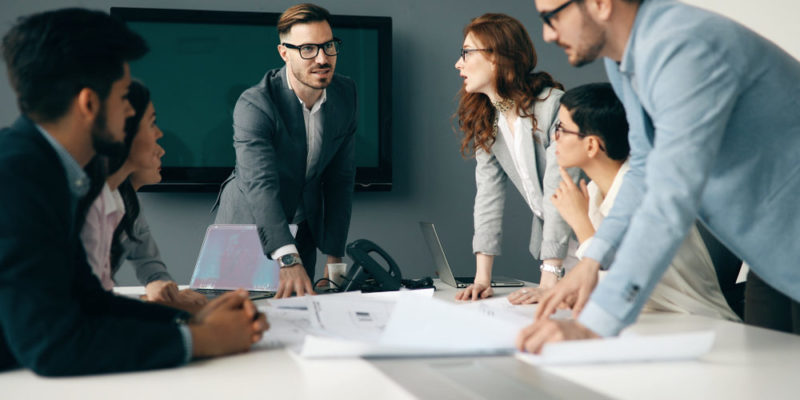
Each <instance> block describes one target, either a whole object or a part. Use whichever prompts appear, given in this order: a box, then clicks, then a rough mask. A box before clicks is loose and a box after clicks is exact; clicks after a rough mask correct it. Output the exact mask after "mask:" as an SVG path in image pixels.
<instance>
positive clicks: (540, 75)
mask: <svg viewBox="0 0 800 400" xmlns="http://www.w3.org/2000/svg"><path fill="white" fill-rule="evenodd" d="M470 33H471V34H472V35H473V36H474V37H475V38H476V39H477V40H478V41H479V42H480V43H481V47H483V48H486V49H489V50H490V51H489V52H488V55H489V57H490V59H491V60H492V62H494V63H495V78H494V80H495V89H496V90H497V95H498V96H500V97H501V98H504V99H512V100H514V103H515V105H516V110H517V113H518V114H519V115H521V116H523V117H528V118H531V120H532V122H533V130H532V131H531V134H533V132H535V131H536V126H537V121H536V117H534V115H533V113H532V110H533V106H534V105H535V104H536V102H537V101H541V100H540V99H539V98H538V95H539V94H540V93H542V91H543V90H544V89H546V88H557V89H562V90H563V89H564V86H562V85H561V84H560V83H558V82H556V81H555V79H553V77H552V76H551V75H550V74H548V73H547V72H533V69H534V68H535V67H536V49H534V48H533V42H531V38H530V36H529V35H528V31H527V30H526V29H525V27H524V26H522V24H521V23H520V22H519V21H517V20H516V19H514V18H512V17H510V16H508V15H505V14H484V15H481V16H480V17H478V18H475V19H473V20H472V21H471V22H470V23H469V25H467V26H466V27H465V28H464V37H465V38H466V37H467V35H468V34H470ZM458 94H459V97H460V100H459V103H458V111H456V115H455V117H456V118H457V119H458V128H459V129H460V130H461V131H462V132H464V137H463V139H461V154H462V155H463V156H464V157H468V156H474V155H475V151H476V150H477V149H478V148H480V149H483V150H484V151H486V152H490V151H491V150H490V149H491V147H492V144H494V141H495V137H494V135H495V132H494V118H495V109H494V106H492V103H491V101H490V100H489V97H488V96H486V95H485V94H483V93H467V92H466V91H465V90H464V86H463V85H462V86H461V90H460V91H459V92H458Z"/></svg>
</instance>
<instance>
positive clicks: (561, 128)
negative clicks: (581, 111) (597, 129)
mask: <svg viewBox="0 0 800 400" xmlns="http://www.w3.org/2000/svg"><path fill="white" fill-rule="evenodd" d="M564 133H568V134H570V135H575V136H577V137H579V138H581V139H583V138H585V137H586V136H589V135H586V134H584V133H581V132H578V131H570V130H567V129H564V125H562V124H561V122H559V123H558V125H556V132H555V134H554V135H553V136H555V138H556V141H558V140H559V139H561V135H562V134H564ZM597 146H598V147H600V150H603V151H606V149H605V147H603V144H602V143H600V142H599V141H598V142H597Z"/></svg>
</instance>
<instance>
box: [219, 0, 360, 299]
mask: <svg viewBox="0 0 800 400" xmlns="http://www.w3.org/2000/svg"><path fill="white" fill-rule="evenodd" d="M329 17H330V14H329V13H328V11H327V10H325V9H324V8H322V7H318V6H315V5H313V4H299V5H296V6H292V7H290V8H289V9H287V10H286V11H285V12H284V13H283V14H282V15H281V17H280V19H279V21H278V34H279V36H280V40H281V43H280V44H279V45H278V52H279V53H280V56H281V58H282V59H283V60H284V61H285V63H286V65H285V66H284V67H283V68H279V69H274V70H271V71H268V72H267V74H266V75H265V76H264V79H263V80H262V81H261V82H260V83H258V84H257V85H256V86H253V87H251V88H250V89H248V90H246V91H245V92H244V93H242V95H241V97H239V101H238V102H237V103H236V107H235V109H234V112H233V129H234V133H233V147H234V149H235V150H236V167H235V169H234V171H233V173H232V174H231V176H230V177H229V178H228V179H227V180H226V181H225V182H224V183H223V184H222V189H221V192H220V197H219V200H218V201H219V211H218V213H217V217H216V222H217V223H228V224H231V223H232V224H255V225H256V226H257V227H258V235H259V237H260V239H261V245H262V248H263V250H264V254H266V255H267V256H268V257H270V258H272V259H275V260H277V261H278V264H279V265H280V266H281V270H280V284H279V287H278V293H277V295H276V296H277V297H288V296H290V295H291V294H292V293H293V292H294V293H296V294H297V295H304V294H307V293H308V294H313V293H314V291H313V288H312V287H311V281H310V278H312V277H313V276H314V266H315V261H316V249H317V248H319V249H320V250H321V251H322V252H323V253H325V254H326V255H327V257H328V263H333V262H341V257H342V256H343V255H344V245H345V242H346V240H347V230H348V228H349V225H350V214H351V208H352V206H351V201H352V193H353V185H354V179H355V162H354V143H355V142H354V139H355V138H354V135H355V131H356V90H355V83H354V82H353V81H352V80H351V79H349V78H346V77H344V76H341V75H335V74H334V69H335V67H336V57H337V54H338V52H339V47H340V45H341V41H340V40H339V39H337V38H335V37H334V36H333V32H332V30H331V27H330V23H329ZM327 275H328V271H327V267H326V269H325V277H327Z"/></svg>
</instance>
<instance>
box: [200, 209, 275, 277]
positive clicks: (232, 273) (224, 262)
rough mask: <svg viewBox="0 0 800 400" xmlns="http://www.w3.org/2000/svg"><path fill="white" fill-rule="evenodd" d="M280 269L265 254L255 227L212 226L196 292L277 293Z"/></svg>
mask: <svg viewBox="0 0 800 400" xmlns="http://www.w3.org/2000/svg"><path fill="white" fill-rule="evenodd" d="M279 270H280V267H279V266H278V263H277V262H276V261H275V260H270V259H268V258H267V256H265V255H264V251H263V250H262V248H261V242H260V241H259V239H258V233H257V231H256V226H255V225H218V224H215V225H211V226H209V227H208V230H206V237H205V239H203V246H202V247H201V248H200V255H198V257H197V264H196V265H195V267H194V274H192V281H191V283H190V285H189V286H190V287H191V288H193V289H231V290H233V289H238V288H245V289H247V290H258V291H274V290H277V288H278V277H279Z"/></svg>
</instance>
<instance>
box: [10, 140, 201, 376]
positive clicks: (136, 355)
mask: <svg viewBox="0 0 800 400" xmlns="http://www.w3.org/2000/svg"><path fill="white" fill-rule="evenodd" d="M34 133H35V134H38V132H34ZM0 144H3V145H4V146H6V145H12V144H10V143H9V141H8V140H3V141H0ZM16 145H20V144H16ZM21 145H23V146H24V145H25V143H22V144H21ZM44 145H45V146H47V143H46V142H45V143H44ZM34 150H39V152H38V153H37V152H36V151H32V152H29V153H28V154H22V155H20V156H13V155H12V156H8V154H7V153H6V154H2V153H0V182H3V184H4V185H5V187H6V189H5V190H2V191H0V333H1V336H0V369H2V368H7V367H9V366H13V365H22V366H24V367H26V368H30V369H32V370H33V371H34V372H36V373H37V374H40V375H48V376H56V375H80V374H94V373H105V372H118V371H132V370H142V369H151V368H161V367H169V366H175V365H178V364H181V363H182V362H183V360H184V358H185V356H186V354H185V349H184V345H183V341H182V337H181V334H180V331H179V329H178V327H177V325H176V324H175V323H174V318H175V317H176V316H177V315H179V312H178V311H176V310H172V309H169V308H166V307H159V306H155V305H149V304H143V303H141V302H137V301H135V300H129V299H123V298H118V297H115V296H113V295H112V294H110V293H108V292H105V291H103V290H102V288H101V287H100V284H99V282H98V280H97V279H96V278H95V277H94V276H93V275H92V274H91V269H90V268H89V266H88V264H87V263H86V258H85V255H84V253H83V250H82V248H81V247H80V243H79V241H78V238H77V234H75V233H73V232H71V230H72V229H71V225H72V221H71V219H70V215H69V207H67V206H66V204H69V202H70V197H69V192H68V189H67V186H66V179H65V178H64V172H63V168H61V167H60V164H58V159H57V158H56V157H55V154H54V153H53V152H52V150H51V149H48V148H46V147H44V148H42V146H41V144H40V146H39V148H38V149H34ZM42 150H44V151H46V150H50V153H49V154H47V153H45V155H46V156H48V157H45V156H42V155H41V151H42ZM0 152H2V150H0ZM9 355H10V356H11V357H12V358H13V359H8V357H9ZM2 357H6V359H1V358H2Z"/></svg>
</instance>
